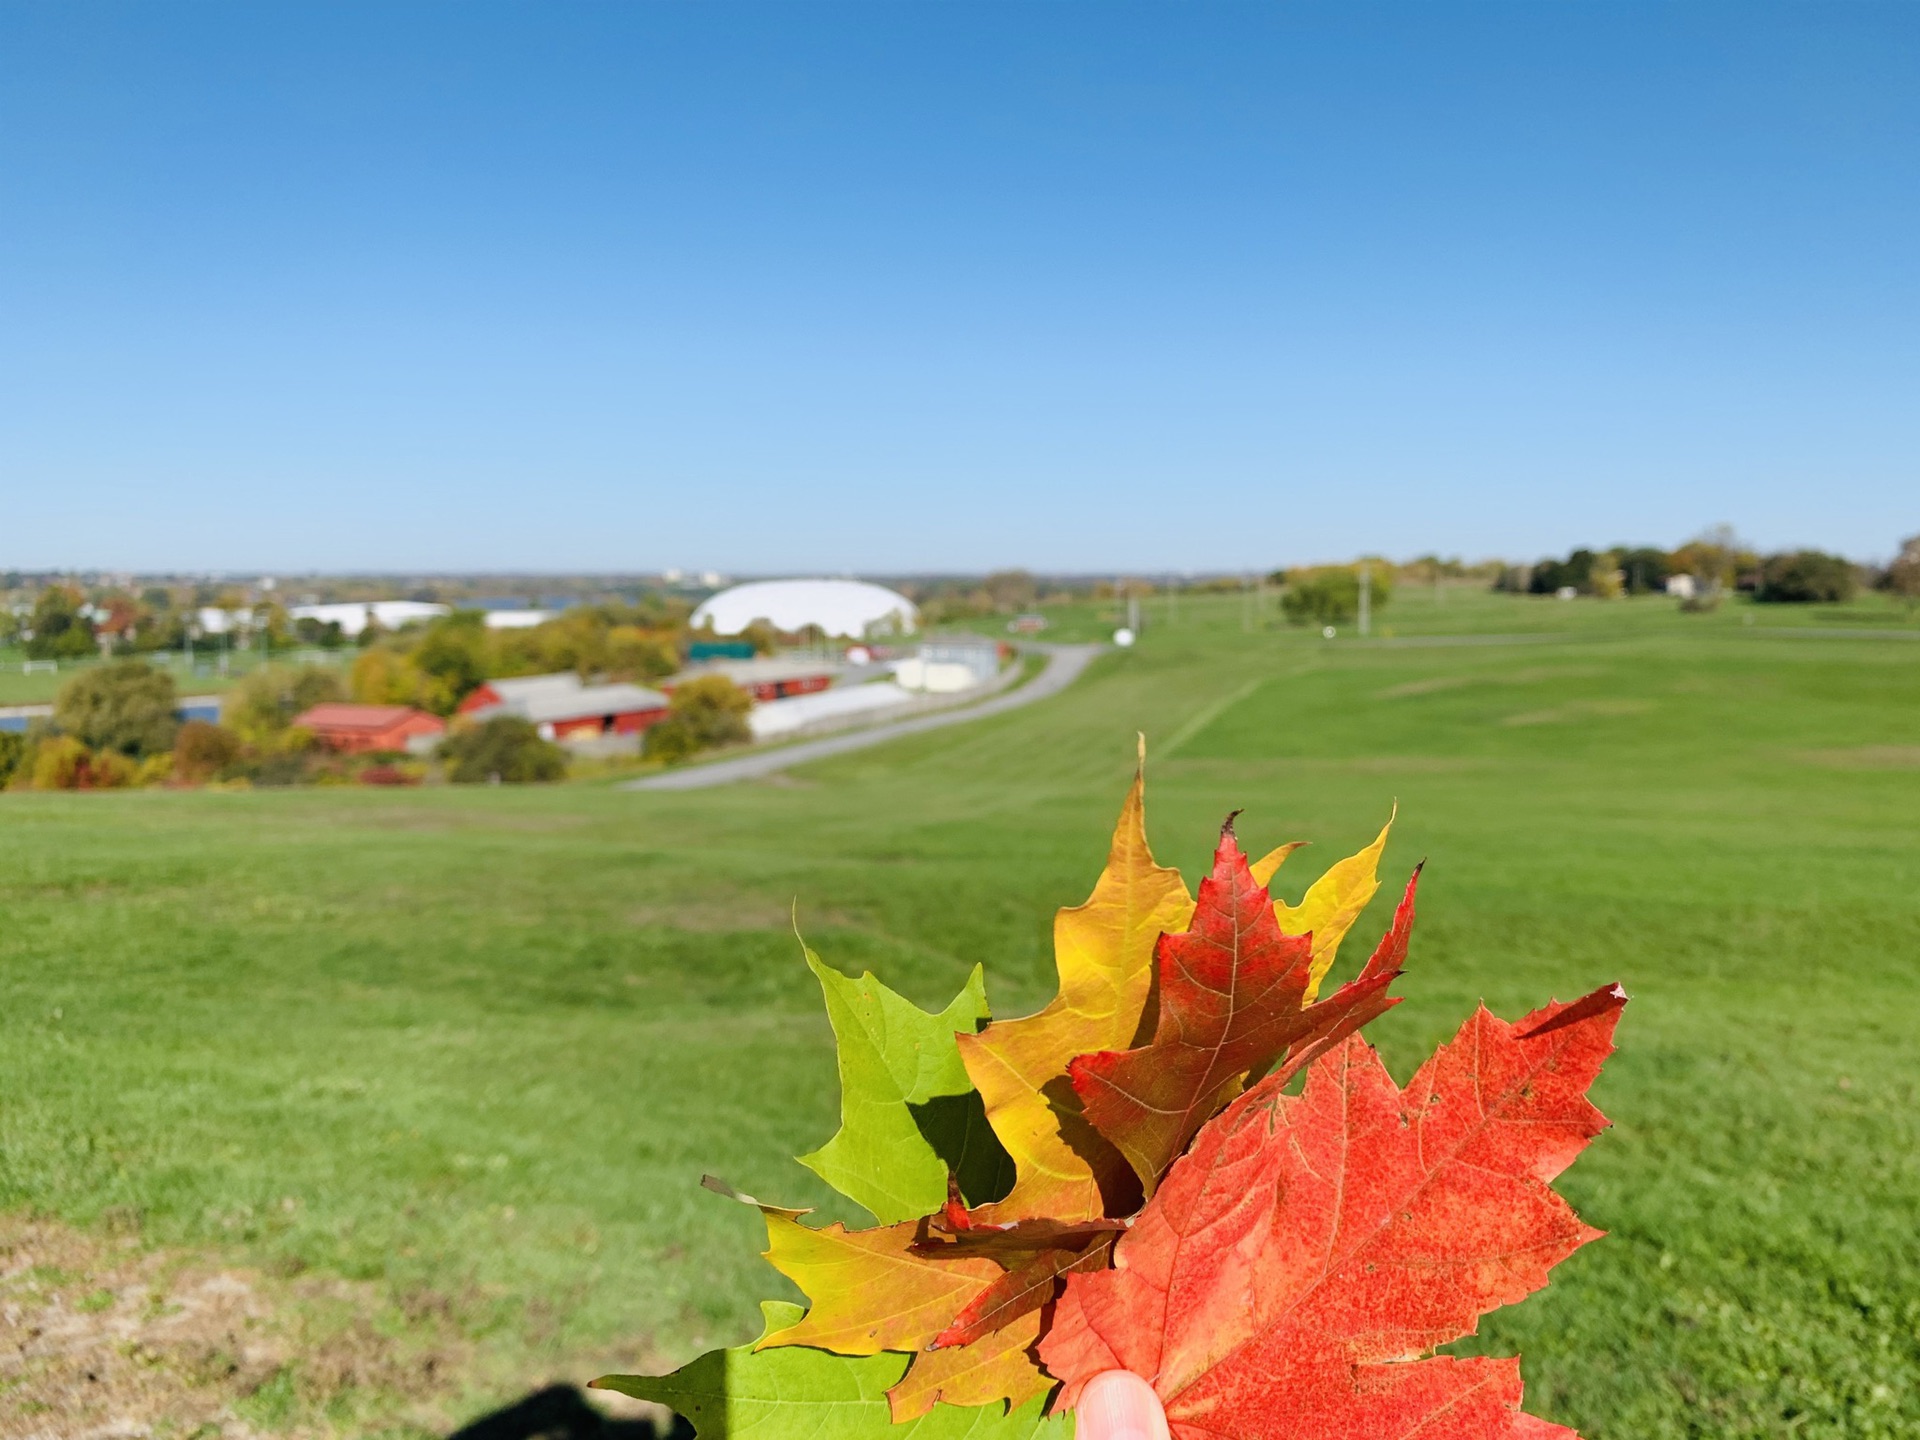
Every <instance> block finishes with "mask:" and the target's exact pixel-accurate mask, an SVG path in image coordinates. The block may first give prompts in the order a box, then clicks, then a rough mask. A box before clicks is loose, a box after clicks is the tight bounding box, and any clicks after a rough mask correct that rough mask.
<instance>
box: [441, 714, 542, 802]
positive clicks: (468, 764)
mask: <svg viewBox="0 0 1920 1440" xmlns="http://www.w3.org/2000/svg"><path fill="white" fill-rule="evenodd" d="M440 757H441V759H443V760H445V761H446V762H447V778H448V779H449V780H452V781H453V782H454V783H455V784H459V785H483V784H486V783H488V782H489V781H494V780H500V781H504V782H506V783H507V784H513V785H517V784H524V783H527V782H530V781H543V780H558V779H560V778H561V777H562V776H563V775H565V774H566V773H567V755H566V752H565V751H564V750H562V749H561V748H560V747H559V746H558V745H555V744H554V743H553V742H552V741H551V740H542V739H541V738H540V732H539V730H538V729H536V728H535V727H534V724H533V722H532V721H531V720H523V719H522V718H521V717H520V716H518V715H496V716H494V717H493V718H492V719H491V720H488V721H486V722H484V723H483V724H479V725H470V726H466V727H463V728H462V729H460V730H458V731H456V732H455V733H454V734H452V735H450V736H448V737H447V739H446V740H444V741H443V742H441V745H440Z"/></svg>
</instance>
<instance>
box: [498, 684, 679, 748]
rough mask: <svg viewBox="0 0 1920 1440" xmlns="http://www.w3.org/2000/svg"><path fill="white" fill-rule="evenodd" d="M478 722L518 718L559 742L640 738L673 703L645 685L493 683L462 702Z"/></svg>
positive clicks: (663, 716) (661, 717)
mask: <svg viewBox="0 0 1920 1440" xmlns="http://www.w3.org/2000/svg"><path fill="white" fill-rule="evenodd" d="M460 713H461V714H462V715H465V716H467V717H468V718H469V719H472V720H475V721H484V720H491V719H492V718H493V717H494V716H496V715H518V716H520V717H521V718H522V719H524V720H531V721H532V722H533V723H534V724H535V725H537V726H539V727H540V733H541V734H542V735H544V736H546V737H548V738H549V739H553V740H594V739H598V738H600V737H602V736H607V735H638V734H639V733H640V732H641V731H643V730H645V729H646V728H647V727H648V726H649V725H651V724H653V723H654V721H656V720H661V719H664V718H665V717H666V713H667V697H666V696H665V695H662V694H661V693H660V692H659V691H658V690H648V689H646V688H644V687H642V686H639V685H583V684H581V683H580V677H579V676H578V675H574V674H570V673H569V674H563V675H525V676H521V677H519V678H518V679H513V680H489V681H487V682H486V683H485V684H484V685H482V686H481V687H480V688H479V689H478V690H475V691H474V692H473V693H472V694H471V695H469V696H467V698H466V699H465V700H463V701H461V702H460Z"/></svg>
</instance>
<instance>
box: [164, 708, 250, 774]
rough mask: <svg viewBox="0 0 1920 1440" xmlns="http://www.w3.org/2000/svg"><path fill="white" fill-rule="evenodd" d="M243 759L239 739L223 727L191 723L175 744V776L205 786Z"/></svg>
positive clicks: (183, 726) (183, 730)
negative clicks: (235, 762)
mask: <svg viewBox="0 0 1920 1440" xmlns="http://www.w3.org/2000/svg"><path fill="white" fill-rule="evenodd" d="M239 758H240V737H239V736H238V735H236V734H234V733H233V731H231V730H229V729H227V728H226V727H225V726H223V725H209V724H208V723H207V722H206V721H204V720H189V721H187V723H186V724H184V725H182V726H181V727H180V734H179V735H178V736H177V737H175V739H174V742H173V773H174V777H175V778H176V779H179V780H182V781H185V782H186V783H187V784H189V785H203V784H205V783H206V782H207V781H209V780H211V779H213V778H214V777H215V776H216V775H218V774H219V773H220V772H221V771H222V770H225V769H226V768H227V767H228V766H229V765H231V764H233V762H234V761H235V760H237V759H239Z"/></svg>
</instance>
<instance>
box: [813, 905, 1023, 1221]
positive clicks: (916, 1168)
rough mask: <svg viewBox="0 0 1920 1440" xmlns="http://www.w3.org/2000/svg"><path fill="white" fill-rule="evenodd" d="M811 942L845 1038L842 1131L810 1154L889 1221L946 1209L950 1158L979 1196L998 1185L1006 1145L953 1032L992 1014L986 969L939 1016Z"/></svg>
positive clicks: (820, 1171) (823, 1173)
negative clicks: (835, 962)
mask: <svg viewBox="0 0 1920 1440" xmlns="http://www.w3.org/2000/svg"><path fill="white" fill-rule="evenodd" d="M801 949H802V950H804V951H805V952H806V957H807V966H808V968H809V969H811V970H812V971H813V973H814V976H815V978H816V979H818V980H819V982H820V989H821V992H822V993H823V994H824V995H825V996H826V1001H827V1018H828V1019H829V1020H830V1021H832V1023H833V1034H834V1039H835V1040H836V1041H837V1042H838V1044H839V1067H840V1130H839V1133H838V1134H836V1135H835V1136H834V1137H833V1138H832V1139H831V1140H829V1141H828V1142H827V1143H826V1144H825V1145H822V1146H821V1147H820V1148H819V1149H818V1150H815V1151H814V1152H813V1153H812V1154H810V1155H802V1156H800V1157H799V1159H800V1163H801V1164H802V1165H805V1166H806V1167H807V1168H808V1169H809V1170H811V1171H813V1172H814V1174H816V1175H818V1176H819V1177H820V1178H821V1179H822V1180H825V1181H826V1182H827V1183H828V1184H829V1185H831V1186H833V1188H834V1189H836V1190H838V1191H839V1192H840V1193H841V1194H842V1195H845V1196H846V1197H847V1198H848V1199H850V1200H856V1201H858V1202H859V1203H860V1204H862V1205H864V1206H866V1207H867V1209H869V1210H871V1211H872V1212H873V1215H874V1218H875V1219H877V1220H879V1221H880V1222H881V1223H882V1224H885V1225H891V1224H895V1223H898V1222H899V1221H902V1220H917V1219H919V1218H920V1217H921V1216H922V1215H931V1214H932V1213H933V1212H934V1211H935V1210H938V1209H939V1208H940V1206H941V1204H942V1203H943V1202H944V1201H945V1200H946V1198H947V1172H948V1169H949V1167H951V1168H952V1169H953V1170H954V1171H955V1172H957V1173H958V1174H959V1175H960V1177H961V1186H962V1189H963V1190H964V1191H966V1192H967V1193H968V1195H969V1198H972V1199H975V1200H978V1199H980V1198H984V1195H983V1194H981V1193H976V1192H985V1191H989V1190H991V1189H992V1188H993V1186H994V1185H995V1183H996V1181H997V1178H998V1177H997V1171H998V1170H999V1169H1000V1168H1002V1167H1001V1163H1000V1162H1001V1161H1002V1160H1003V1159H1004V1151H1001V1150H1000V1147H999V1145H998V1143H997V1142H995V1141H994V1140H993V1138H992V1133H991V1131H990V1130H989V1129H988V1128H987V1126H986V1123H985V1116H984V1113H983V1112H982V1111H981V1110H980V1105H979V1101H978V1099H977V1098H975V1097H974V1096H973V1095H972V1091H973V1082H972V1081H971V1080H969V1079H968V1078H967V1071H966V1067H965V1066H964V1065H962V1064H961V1063H960V1051H959V1048H958V1047H957V1046H956V1045H955V1044H954V1040H953V1037H954V1033H955V1032H956V1031H965V1032H966V1033H968V1034H972V1033H973V1032H974V1031H975V1030H977V1029H978V1028H979V1026H980V1022H981V1021H983V1020H985V1019H986V1018H987V1014H988V1011H987V995H986V985H985V980H984V978H983V976H982V973H981V968H980V967H979V966H978V965H976V966H974V968H973V974H972V975H970V976H968V977H967V983H966V985H965V986H964V987H962V989H961V991H960V994H959V995H958V996H957V997H955V999H954V1001H953V1003H952V1004H951V1005H949V1006H947V1008H946V1009H945V1010H942V1011H941V1012H940V1013H939V1014H937V1015H929V1014H928V1013H927V1012H926V1011H924V1010H922V1009H920V1008H919V1007H918V1006H916V1005H913V1004H911V1003H910V1002H908V1001H907V1000H904V999H902V998H901V997H900V996H899V995H896V994H895V993H894V992H893V991H891V990H889V989H888V988H887V987H886V986H884V985H882V984H881V983H880V982H879V981H878V980H876V979H874V977H873V974H872V973H871V972H868V973H867V974H864V975H862V976H861V977H860V978H859V979H858V980H855V979H852V978H850V977H848V976H846V975H842V974H841V973H840V972H839V971H838V970H835V969H833V968H832V967H830V966H828V965H826V964H824V963H822V961H821V959H820V957H819V956H818V955H816V954H814V952H813V951H812V950H811V949H808V948H807V946H806V945H805V943H804V942H803V943H802V945H801Z"/></svg>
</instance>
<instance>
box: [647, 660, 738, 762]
mask: <svg viewBox="0 0 1920 1440" xmlns="http://www.w3.org/2000/svg"><path fill="white" fill-rule="evenodd" d="M751 709H753V697H752V696H751V695H749V694H747V692H746V691H744V690H742V689H741V688H740V687H739V686H738V685H736V684H734V683H733V682H732V681H731V680H729V679H727V677H726V676H724V675H702V676H701V677H700V678H699V679H698V680H689V681H688V682H687V683H686V684H684V685H682V686H680V687H679V688H678V689H676V690H675V691H674V692H673V699H672V701H671V702H670V703H669V705H668V709H667V718H666V719H664V720H659V721H655V722H654V724H653V726H652V727H651V728H650V729H649V730H648V731H647V739H646V753H647V755H648V756H649V757H650V758H652V759H656V760H666V761H674V760H684V759H686V758H687V757H688V756H689V755H695V754H698V753H699V752H700V751H702V750H708V749H711V748H712V747H714V746H716V745H730V744H735V743H737V742H739V741H742V740H750V739H752V738H753V731H752V729H751V728H749V727H748V725H747V712H748V711H750V710H751Z"/></svg>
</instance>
